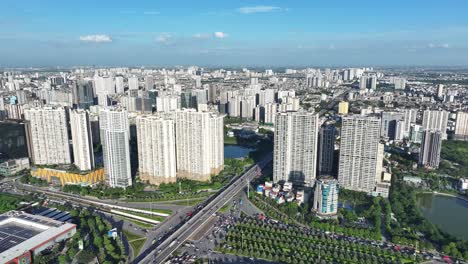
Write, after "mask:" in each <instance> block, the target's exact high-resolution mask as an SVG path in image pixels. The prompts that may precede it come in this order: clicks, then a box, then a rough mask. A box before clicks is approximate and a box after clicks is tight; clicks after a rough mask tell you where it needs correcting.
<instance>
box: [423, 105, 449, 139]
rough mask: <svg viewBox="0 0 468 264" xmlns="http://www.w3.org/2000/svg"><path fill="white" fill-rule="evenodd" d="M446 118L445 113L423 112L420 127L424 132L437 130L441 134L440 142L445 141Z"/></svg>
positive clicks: (446, 113)
mask: <svg viewBox="0 0 468 264" xmlns="http://www.w3.org/2000/svg"><path fill="white" fill-rule="evenodd" d="M448 117H449V112H447V111H437V110H425V111H424V113H423V122H422V126H423V128H424V129H425V130H439V131H440V132H441V133H442V140H446V139H447V123H448Z"/></svg>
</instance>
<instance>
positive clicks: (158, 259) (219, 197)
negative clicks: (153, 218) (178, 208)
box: [133, 153, 273, 264]
mask: <svg viewBox="0 0 468 264" xmlns="http://www.w3.org/2000/svg"><path fill="white" fill-rule="evenodd" d="M272 158H273V155H272V153H269V154H268V155H266V157H265V158H264V159H263V160H262V161H260V162H258V163H257V164H255V165H253V166H251V167H250V168H249V169H248V170H247V171H245V172H244V173H243V174H241V175H240V176H238V177H236V178H234V179H233V180H231V182H230V183H228V184H227V185H226V186H225V187H224V188H223V189H221V190H220V191H218V193H216V194H215V195H213V196H212V197H211V198H210V199H209V200H207V201H206V202H205V203H203V204H201V205H200V206H198V211H195V212H193V215H192V217H191V218H189V219H188V220H186V221H185V222H182V223H180V224H179V225H178V226H176V227H175V228H174V229H173V232H172V233H170V234H168V235H167V236H166V237H164V238H162V239H161V240H160V241H159V242H157V243H155V244H154V245H153V246H152V247H150V248H148V249H147V250H146V251H145V252H143V253H142V254H141V255H140V256H139V257H138V258H136V259H135V260H134V261H133V263H145V264H146V263H162V262H164V261H165V260H166V259H167V258H168V257H169V256H170V255H171V254H172V253H173V252H174V251H175V250H176V249H177V248H179V246H181V245H182V244H183V243H184V242H185V241H186V240H187V239H188V238H189V237H190V236H191V235H192V234H193V233H195V232H197V231H198V230H199V229H200V228H201V227H202V226H203V225H204V224H205V223H206V222H207V220H208V219H209V218H210V216H212V215H214V214H215V213H216V212H217V211H218V210H219V208H221V207H222V206H224V204H226V202H228V201H229V200H231V199H232V198H233V197H234V196H235V195H236V194H237V193H238V192H239V191H241V190H242V189H243V188H244V187H245V186H246V185H247V183H248V182H249V181H250V180H252V179H253V178H255V177H256V176H257V175H259V172H260V171H261V169H262V168H263V167H265V166H266V165H267V164H268V163H269V162H271V161H272Z"/></svg>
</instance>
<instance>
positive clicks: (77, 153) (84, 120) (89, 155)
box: [70, 109, 94, 171]
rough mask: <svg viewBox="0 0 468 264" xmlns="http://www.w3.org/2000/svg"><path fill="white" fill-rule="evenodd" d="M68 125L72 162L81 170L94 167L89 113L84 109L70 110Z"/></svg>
mask: <svg viewBox="0 0 468 264" xmlns="http://www.w3.org/2000/svg"><path fill="white" fill-rule="evenodd" d="M70 127H71V135H72V144H73V158H74V164H75V165H76V166H77V167H78V169H80V170H82V171H86V170H92V169H93V168H94V151H93V139H92V136H91V123H90V120H89V113H88V112H87V111H85V110H81V109H80V110H70Z"/></svg>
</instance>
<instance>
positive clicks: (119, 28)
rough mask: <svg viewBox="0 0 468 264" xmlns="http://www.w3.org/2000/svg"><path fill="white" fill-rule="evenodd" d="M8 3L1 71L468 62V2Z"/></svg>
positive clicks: (0, 19)
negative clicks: (94, 67)
mask: <svg viewBox="0 0 468 264" xmlns="http://www.w3.org/2000/svg"><path fill="white" fill-rule="evenodd" d="M3 7H5V8H2V9H1V10H0V58H1V59H0V67H27V66H56V65H62V66H71V65H107V66H117V65H164V66H171V65H191V64H197V65H225V66H242V65H246V66H247V65H264V66H271V67H275V66H304V65H381V66H385V65H435V66H466V65H467V64H468V63H467V61H468V16H466V11H468V2H466V1H455V0H448V1H443V2H441V1H424V2H422V1H402V0H398V1H392V2H391V5H390V4H388V3H384V2H375V1H367V0H365V1H359V2H355V3H345V2H342V1H326V2H325V1H321V2H313V1H294V2H289V1H288V2H287V1H229V2H227V1H197V2H194V1H178V2H173V1H165V2H158V3H155V2H154V1H146V0H145V1H138V3H135V2H129V1H120V0H118V1H112V2H110V1H89V0H84V1H79V2H68V1H67V2H62V1H55V0H54V1H47V2H46V1H21V2H18V1H14V0H4V1H3ZM6 7H8V8H6Z"/></svg>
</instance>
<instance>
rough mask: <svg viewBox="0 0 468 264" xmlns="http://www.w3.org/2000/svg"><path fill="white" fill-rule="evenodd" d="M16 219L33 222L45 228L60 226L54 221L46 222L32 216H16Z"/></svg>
mask: <svg viewBox="0 0 468 264" xmlns="http://www.w3.org/2000/svg"><path fill="white" fill-rule="evenodd" d="M16 218H20V219H24V220H27V221H30V222H34V223H38V224H43V225H46V226H53V227H59V226H61V225H62V223H56V222H54V221H50V220H47V219H42V218H39V217H34V216H29V215H24V214H21V215H18V216H16Z"/></svg>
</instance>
